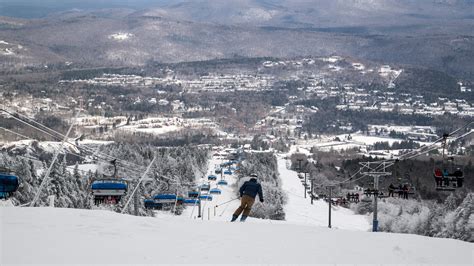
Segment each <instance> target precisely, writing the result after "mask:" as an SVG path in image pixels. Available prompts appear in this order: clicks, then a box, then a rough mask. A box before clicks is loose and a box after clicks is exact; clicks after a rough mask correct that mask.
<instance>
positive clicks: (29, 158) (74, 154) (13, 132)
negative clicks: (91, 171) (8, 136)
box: [0, 127, 130, 174]
mask: <svg viewBox="0 0 474 266" xmlns="http://www.w3.org/2000/svg"><path fill="white" fill-rule="evenodd" d="M0 128H2V129H5V128H3V127H0ZM5 130H7V131H9V132H10V133H12V134H15V135H18V136H20V137H23V138H26V139H35V138H29V137H27V136H24V135H22V134H20V133H17V132H15V131H12V130H8V129H5ZM35 140H38V139H35ZM64 153H66V154H70V155H73V156H76V157H79V158H82V159H85V160H87V159H88V158H86V157H84V156H82V155H79V154H76V153H72V152H68V151H64ZM15 156H17V157H21V158H25V159H28V160H33V161H37V162H40V163H43V162H42V161H40V160H38V159H35V158H32V157H27V156H22V155H15ZM104 162H105V161H104ZM68 168H70V166H68ZM123 169H125V170H126V171H130V169H129V168H125V167H124V168H123ZM78 170H79V171H80V172H82V173H86V174H87V173H88V171H83V170H80V169H78Z"/></svg>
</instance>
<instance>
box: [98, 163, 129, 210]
mask: <svg viewBox="0 0 474 266" xmlns="http://www.w3.org/2000/svg"><path fill="white" fill-rule="evenodd" d="M110 163H111V164H112V165H113V166H114V174H113V176H111V177H104V178H101V179H98V180H95V181H94V182H92V184H91V191H92V195H93V196H94V203H95V204H96V205H99V204H117V203H119V202H120V200H121V199H122V196H124V195H125V194H126V193H127V188H128V185H127V182H126V181H125V180H124V179H123V178H117V164H116V163H117V160H116V159H115V160H113V161H111V162H110Z"/></svg>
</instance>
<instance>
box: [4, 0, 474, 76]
mask: <svg viewBox="0 0 474 266" xmlns="http://www.w3.org/2000/svg"><path fill="white" fill-rule="evenodd" d="M55 1H56V0H47V1H45V3H50V2H55ZM25 2H29V1H27V0H19V1H18V3H17V4H21V3H25ZM112 2H117V3H123V2H126V1H122V0H115V1H112ZM151 2H153V1H146V0H143V1H138V2H137V3H142V4H143V5H145V4H146V3H151ZM420 2H421V3H420ZM8 3H11V1H10V0H6V1H4V2H2V3H0V7H1V6H2V5H6V4H8ZM81 3H82V5H86V6H87V3H91V2H89V1H88V0H85V1H84V2H81ZM100 3H103V2H102V1H101V2H100ZM154 3H155V4H154V5H152V6H151V7H150V8H145V9H140V10H137V8H134V7H133V6H132V7H125V6H123V8H108V9H91V10H86V11H81V10H71V9H68V10H67V11H61V12H59V13H55V15H54V16H52V15H51V16H49V17H45V18H42V19H34V20H27V19H12V18H8V17H3V18H1V19H0V41H3V42H2V43H0V59H1V60H2V62H3V66H4V68H7V69H8V68H11V67H13V68H17V67H20V66H25V65H34V64H47V63H65V62H68V64H69V63H73V64H75V65H82V66H111V65H113V66H135V65H144V64H146V63H147V62H149V61H159V62H183V61H199V60H209V59H215V58H232V57H235V56H243V57H267V56H268V57H295V56H307V55H309V56H326V55H332V54H338V55H343V56H353V57H358V58H362V59H368V60H374V61H378V62H382V63H400V64H409V65H414V66H422V67H426V68H432V69H435V70H439V71H443V72H446V73H448V74H451V75H454V76H456V77H459V78H467V79H472V78H473V77H474V62H473V60H472V58H474V34H473V32H472V29H473V28H474V19H466V18H464V17H465V16H469V14H470V16H472V12H470V8H471V7H472V6H473V4H474V0H452V1H448V0H442V1H440V0H429V1H415V0H377V1H375V0H333V1H328V0H314V1H310V0H294V1H290V0H243V1H224V0H196V1H190V0H176V1H171V0H165V1H160V2H158V4H156V2H154ZM137 5H138V4H137ZM143 5H142V6H140V5H138V6H139V7H143ZM145 6H146V5H145ZM68 7H70V6H68Z"/></svg>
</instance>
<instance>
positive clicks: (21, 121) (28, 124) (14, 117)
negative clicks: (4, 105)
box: [0, 109, 58, 140]
mask: <svg viewBox="0 0 474 266" xmlns="http://www.w3.org/2000/svg"><path fill="white" fill-rule="evenodd" d="M0 110H1V109H0ZM3 111H4V110H3ZM7 113H8V112H7ZM9 114H10V113H9ZM10 115H11V114H10ZM11 117H12V118H13V119H15V120H17V121H19V122H20V123H23V124H25V125H27V126H29V127H31V128H34V129H36V130H38V131H40V132H42V133H44V134H46V135H48V136H50V137H52V138H53V139H55V140H58V137H56V136H54V135H53V134H51V133H49V132H46V131H44V130H42V129H41V128H38V127H36V126H34V125H31V124H30V123H27V122H25V121H23V120H21V119H19V118H18V117H16V116H14V115H11Z"/></svg>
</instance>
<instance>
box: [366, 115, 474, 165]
mask: <svg viewBox="0 0 474 266" xmlns="http://www.w3.org/2000/svg"><path fill="white" fill-rule="evenodd" d="M471 124H474V121H471V122H469V123H467V124H465V125H464V126H462V127H460V128H458V129H456V130H454V131H453V132H451V133H449V134H448V138H449V137H451V136H453V135H455V134H457V133H458V132H459V131H461V130H463V129H466V128H467V127H469V126H470V125H471ZM471 133H472V130H471V131H469V132H467V133H465V134H463V135H461V136H458V137H455V138H454V139H452V140H451V142H452V141H457V140H459V139H461V138H464V137H466V136H467V135H469V134H471ZM444 139H445V138H444V137H441V138H439V139H437V140H435V141H434V142H432V143H431V144H429V145H424V146H422V147H420V148H418V149H416V150H413V151H411V152H408V153H405V154H402V155H401V156H400V157H399V158H398V160H405V159H411V158H414V157H416V156H418V155H419V154H418V153H420V154H425V153H426V152H429V151H432V150H434V149H436V148H437V147H436V148H433V147H432V146H436V144H438V143H439V142H442V141H443V140H444ZM424 149H429V151H427V150H424ZM412 153H413V154H414V155H416V156H414V157H411V156H412ZM407 156H408V158H405V157H407ZM390 161H396V160H395V159H388V160H381V161H374V162H373V163H383V162H390Z"/></svg>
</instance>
